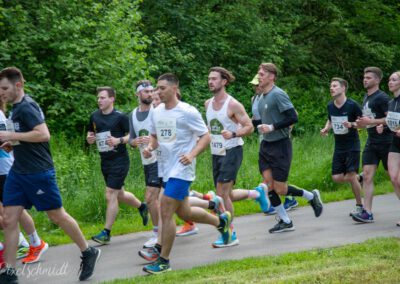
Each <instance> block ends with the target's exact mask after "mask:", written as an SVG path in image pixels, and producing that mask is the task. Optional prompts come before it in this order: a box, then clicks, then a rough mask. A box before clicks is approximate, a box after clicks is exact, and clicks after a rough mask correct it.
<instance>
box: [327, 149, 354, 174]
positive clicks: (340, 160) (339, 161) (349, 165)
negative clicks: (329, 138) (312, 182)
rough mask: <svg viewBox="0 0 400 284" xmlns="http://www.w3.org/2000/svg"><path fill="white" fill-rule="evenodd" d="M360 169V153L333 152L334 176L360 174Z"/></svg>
mask: <svg viewBox="0 0 400 284" xmlns="http://www.w3.org/2000/svg"><path fill="white" fill-rule="evenodd" d="M359 167H360V152H359V151H348V152H336V151H335V152H333V158H332V175H339V174H347V173H351V172H356V173H358V169H359Z"/></svg>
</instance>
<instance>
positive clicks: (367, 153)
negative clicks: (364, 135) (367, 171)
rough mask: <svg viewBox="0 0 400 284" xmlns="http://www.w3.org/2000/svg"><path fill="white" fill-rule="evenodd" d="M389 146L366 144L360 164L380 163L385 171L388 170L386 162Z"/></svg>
mask: <svg viewBox="0 0 400 284" xmlns="http://www.w3.org/2000/svg"><path fill="white" fill-rule="evenodd" d="M389 149H390V144H387V143H385V144H372V143H368V142H367V143H366V144H365V148H364V151H363V153H362V164H363V166H365V165H377V166H378V165H379V162H380V161H382V164H383V167H384V168H385V170H387V169H388V166H387V161H388V154H389Z"/></svg>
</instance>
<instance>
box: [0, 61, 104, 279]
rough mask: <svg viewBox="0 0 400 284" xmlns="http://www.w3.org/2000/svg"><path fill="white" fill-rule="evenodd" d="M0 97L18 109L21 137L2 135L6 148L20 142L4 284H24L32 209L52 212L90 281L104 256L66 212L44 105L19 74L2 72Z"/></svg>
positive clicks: (9, 187) (7, 203)
mask: <svg viewBox="0 0 400 284" xmlns="http://www.w3.org/2000/svg"><path fill="white" fill-rule="evenodd" d="M0 96H1V97H2V98H3V99H4V100H6V101H7V102H9V103H11V104H12V105H13V108H12V114H11V119H12V121H13V124H14V129H15V132H11V131H0V141H2V144H1V145H0V147H1V148H5V147H9V146H10V145H11V144H12V143H11V141H19V143H18V144H17V145H14V146H13V148H14V157H15V160H14V163H13V165H12V167H11V170H10V172H9V174H8V177H7V180H6V184H5V186H4V193H3V205H4V213H5V214H4V216H5V218H4V237H5V247H6V257H5V260H6V263H7V269H4V270H3V271H2V272H1V273H0V283H16V282H18V277H17V274H16V270H15V265H16V251H17V245H18V234H19V228H18V220H19V219H20V216H21V214H22V211H23V210H24V208H25V209H30V208H31V207H32V205H34V206H35V208H36V210H38V211H46V213H47V215H48V216H49V218H50V219H51V220H52V221H53V222H54V223H56V224H57V225H59V226H60V227H61V228H62V229H63V230H64V231H65V232H66V233H67V234H68V235H69V237H70V238H71V239H72V240H73V241H74V242H75V243H76V244H77V246H78V247H79V249H80V250H81V252H82V257H81V258H82V263H81V271H80V275H79V280H81V281H82V280H87V279H89V278H90V277H91V276H92V275H93V272H94V268H95V265H96V262H97V260H98V259H99V257H100V250H99V249H97V248H94V247H89V246H88V244H87V242H86V240H85V238H84V236H83V234H82V232H81V230H80V228H79V226H78V224H77V222H76V221H75V220H74V219H73V218H72V217H71V216H70V215H69V214H68V213H67V212H66V211H65V210H64V208H63V206H62V201H61V195H60V191H59V189H58V186H57V183H56V176H55V170H54V165H53V160H52V157H51V153H50V147H49V140H50V133H49V130H48V128H47V125H46V122H45V120H44V115H43V112H42V110H41V109H40V107H39V105H38V104H37V103H36V102H35V101H34V100H33V99H32V98H31V97H29V96H28V95H26V94H25V92H24V78H23V75H22V73H21V71H20V70H19V69H18V68H15V67H9V68H5V69H3V70H1V71H0ZM14 144H15V143H14Z"/></svg>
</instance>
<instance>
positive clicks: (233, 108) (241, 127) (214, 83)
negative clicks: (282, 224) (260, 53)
mask: <svg viewBox="0 0 400 284" xmlns="http://www.w3.org/2000/svg"><path fill="white" fill-rule="evenodd" d="M234 80H235V77H234V76H233V75H232V74H231V72H229V71H228V70H226V69H225V68H222V67H212V68H210V70H209V75H208V87H209V90H210V91H211V92H212V93H213V97H212V98H211V99H209V100H207V101H206V102H205V109H206V116H207V126H208V128H209V130H210V133H211V143H210V147H211V154H212V165H213V179H214V186H215V188H216V190H217V195H219V196H221V197H222V199H223V200H224V204H225V209H226V210H227V211H229V212H230V213H231V215H232V217H233V216H234V210H233V204H232V200H231V195H232V189H233V185H234V184H235V182H236V177H237V174H238V172H239V168H240V165H241V164H242V160H243V146H242V145H243V144H244V142H243V139H242V138H241V137H243V136H247V135H250V134H251V133H253V130H254V128H253V125H252V122H251V120H250V118H249V116H248V115H247V113H246V110H245V109H244V107H243V105H242V104H241V103H240V102H238V101H237V100H236V99H234V98H233V97H232V96H230V95H229V94H228V93H227V92H226V90H225V88H226V87H227V86H228V85H229V84H230V83H232V82H233V81H234ZM256 189H257V190H254V192H255V194H257V197H260V196H262V197H263V198H264V202H265V192H264V190H263V188H262V187H257V188H256ZM262 197H261V198H262ZM244 198H247V194H246V196H244ZM238 243H239V240H238V239H237V236H236V232H235V231H233V233H232V240H231V242H229V243H224V242H223V240H222V239H221V238H219V239H217V241H215V242H214V243H213V246H214V247H222V246H232V245H237V244H238Z"/></svg>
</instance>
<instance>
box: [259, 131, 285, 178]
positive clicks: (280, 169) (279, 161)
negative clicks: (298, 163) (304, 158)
mask: <svg viewBox="0 0 400 284" xmlns="http://www.w3.org/2000/svg"><path fill="white" fill-rule="evenodd" d="M291 162H292V141H290V139H289V138H284V139H281V140H278V141H273V142H267V141H265V140H263V141H262V142H261V145H260V151H259V153H258V167H259V170H260V173H262V172H264V171H266V170H269V169H270V170H271V172H272V178H273V179H274V180H275V181H278V182H286V181H287V180H288V177H289V171H290V164H291Z"/></svg>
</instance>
